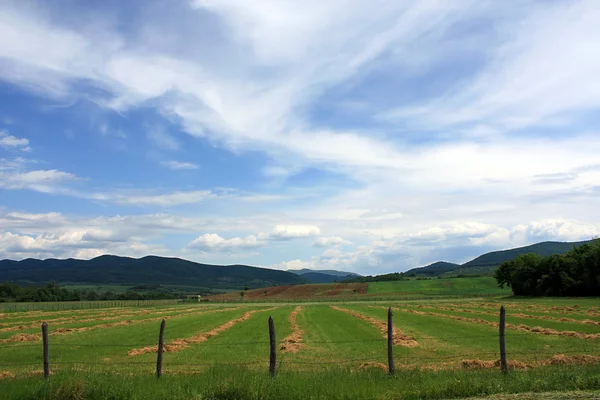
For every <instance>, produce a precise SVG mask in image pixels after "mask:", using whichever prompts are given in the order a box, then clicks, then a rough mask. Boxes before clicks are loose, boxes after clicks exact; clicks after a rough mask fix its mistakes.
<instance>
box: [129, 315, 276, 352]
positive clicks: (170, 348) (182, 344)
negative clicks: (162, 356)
mask: <svg viewBox="0 0 600 400" xmlns="http://www.w3.org/2000/svg"><path fill="white" fill-rule="evenodd" d="M277 308H279V307H271V308H265V309H263V310H250V311H247V312H245V313H244V315H242V316H241V317H239V318H236V319H232V320H230V321H227V322H225V323H224V324H222V325H219V326H218V327H216V328H214V329H212V330H210V331H208V332H204V333H200V334H198V335H195V336H192V337H189V338H179V339H175V340H173V341H172V342H171V343H169V344H165V345H164V346H163V351H166V352H177V351H180V350H183V349H185V348H186V347H188V346H189V345H190V344H197V343H202V342H206V341H207V340H208V339H209V338H211V337H213V336H217V335H218V334H220V333H221V332H223V331H226V330H227V329H230V328H232V327H233V326H234V325H236V324H238V323H240V322H244V321H246V320H248V319H249V318H250V317H251V316H252V315H253V314H254V313H257V312H261V311H270V310H275V309H277ZM157 352H158V346H148V347H142V348H139V349H131V350H129V352H127V355H129V356H131V357H133V356H138V355H140V354H146V353H157Z"/></svg>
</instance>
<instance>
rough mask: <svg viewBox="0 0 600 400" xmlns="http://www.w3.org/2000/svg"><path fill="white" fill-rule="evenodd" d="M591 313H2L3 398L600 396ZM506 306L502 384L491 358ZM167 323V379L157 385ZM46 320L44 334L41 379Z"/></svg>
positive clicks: (520, 306) (596, 325)
mask: <svg viewBox="0 0 600 400" xmlns="http://www.w3.org/2000/svg"><path fill="white" fill-rule="evenodd" d="M456 281H458V280H456ZM421 282H429V281H421ZM356 285H363V284H356ZM312 286H318V285H312ZM321 286H323V287H326V289H325V290H334V289H328V287H330V285H321ZM333 286H335V285H333ZM378 289H379V288H378ZM381 289H382V290H385V285H382V286H381ZM350 290H354V289H350ZM368 291H369V290H368V289H367V290H366V292H367V293H365V295H366V294H368ZM599 303H600V302H599V301H598V299H515V298H512V297H510V298H488V297H485V298H479V297H473V298H469V299H442V298H440V299H438V300H429V299H428V300H398V299H394V298H390V299H388V300H386V301H345V302H344V301H336V302H333V303H327V302H323V301H320V302H313V303H310V302H303V303H293V302H289V303H280V302H273V303H269V302H264V303H246V302H245V300H241V301H239V302H237V303H233V302H232V303H214V304H213V303H210V302H208V303H195V304H190V303H184V304H176V305H172V304H168V305H156V306H137V307H136V306H127V307H116V308H98V309H80V310H59V311H29V312H14V313H4V314H2V316H1V322H0V378H1V380H0V386H2V387H3V389H4V390H3V391H1V392H0V398H49V399H50V398H106V397H111V398H148V396H149V393H150V392H149V391H151V393H152V397H153V398H185V399H187V398H353V397H362V398H445V397H460V396H476V395H484V394H491V393H502V392H522V391H546V390H567V389H570V390H578V389H600V366H599V364H600V308H599V305H600V304H599ZM501 305H503V306H504V307H505V308H506V346H507V358H508V366H509V372H508V374H507V375H506V376H505V375H504V374H502V372H501V371H500V366H499V362H498V360H499V340H498V337H499V336H498V329H499V328H498V322H499V317H498V315H499V308H500V306H501ZM388 308H391V309H392V312H393V325H394V331H393V333H394V345H393V356H394V361H395V366H396V374H395V376H393V377H390V376H389V374H388V354H387V336H386V335H387V316H388ZM269 317H272V318H273V320H274V326H275V334H276V343H277V362H276V377H275V378H271V377H270V375H269V330H268V318H269ZM163 319H164V320H165V321H166V326H165V331H164V347H163V349H164V353H163V367H162V373H163V376H162V377H161V378H160V379H156V377H155V376H154V375H155V373H156V362H157V349H158V346H157V342H158V333H159V326H160V323H161V321H162V320H163ZM43 322H47V324H48V332H49V335H48V340H49V361H50V371H51V374H50V377H49V379H48V380H47V381H45V380H44V377H43V356H42V355H43V353H42V335H41V325H42V323H43ZM67 394H68V395H67ZM71 395H73V396H74V397H73V396H71ZM69 396H71V397H69ZM78 396H79V397H78ZM281 396H283V397H281Z"/></svg>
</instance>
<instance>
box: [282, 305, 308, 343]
mask: <svg viewBox="0 0 600 400" xmlns="http://www.w3.org/2000/svg"><path fill="white" fill-rule="evenodd" d="M300 311H302V307H300V306H298V307H296V308H294V311H292V312H291V313H290V316H289V318H288V319H289V321H290V327H291V328H292V333H290V334H289V335H288V336H287V337H286V338H285V339H283V340H282V341H281V342H282V343H281V346H280V347H279V349H280V350H281V351H283V352H284V353H297V352H298V351H299V350H300V348H301V347H302V346H304V344H303V343H302V335H303V332H302V329H300V326H299V325H298V322H297V321H296V319H297V317H298V314H299V313H300Z"/></svg>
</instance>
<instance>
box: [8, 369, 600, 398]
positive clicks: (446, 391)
mask: <svg viewBox="0 0 600 400" xmlns="http://www.w3.org/2000/svg"><path fill="white" fill-rule="evenodd" d="M599 389H600V366H588V367H581V366H573V367H562V368H556V367H546V368H539V369H534V370H526V371H511V372H510V373H509V374H508V375H507V376H504V375H502V374H501V373H500V372H498V371H495V370H494V371H491V370H481V371H438V372H432V371H418V370H417V371H401V372H400V373H399V374H398V376H396V377H390V376H388V375H387V374H386V373H385V372H384V371H380V370H377V369H372V370H354V369H331V370H327V371H320V372H319V373H316V374H307V373H298V372H293V371H287V372H283V373H281V374H279V375H278V376H277V377H276V378H275V379H271V378H270V377H269V376H268V375H267V374H265V373H257V372H256V371H252V370H247V369H244V368H238V367H226V368H225V367H223V368H218V367H215V368H212V369H210V370H208V371H206V372H205V373H202V374H198V375H187V376H186V375H175V376H168V375H167V376H163V377H162V378H161V379H160V380H157V379H156V378H154V377H152V376H128V377H127V378H126V379H124V377H122V376H119V375H115V374H105V373H99V374H94V373H93V372H88V373H80V374H73V373H69V374H64V375H61V374H57V375H54V376H52V377H51V378H50V379H49V380H48V381H47V382H44V381H43V380H42V379H40V378H39V377H33V378H26V379H12V380H6V381H3V382H2V390H1V391H0V398H1V399H48V400H50V399H114V400H121V399H123V400H125V399H127V400H134V399H149V398H152V399H215V400H216V399H351V398H352V399H354V398H361V399H444V398H459V397H474V396H478V397H481V396H488V395H493V394H499V393H505V394H510V393H520V392H534V393H538V392H552V391H569V390H570V391H579V390H599ZM550 398H552V397H550ZM579 398H586V397H579ZM587 398H590V397H587ZM592 398H593V397H592Z"/></svg>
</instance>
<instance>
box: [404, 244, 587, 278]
mask: <svg viewBox="0 0 600 400" xmlns="http://www.w3.org/2000/svg"><path fill="white" fill-rule="evenodd" d="M589 242H590V241H589V240H586V241H582V242H551V241H549V242H541V243H536V244H532V245H530V246H524V247H518V248H515V249H508V250H499V251H492V252H490V253H485V254H483V255H481V256H479V257H477V258H474V259H473V260H471V261H469V262H466V263H464V264H462V265H459V264H452V263H448V262H444V261H440V262H436V263H433V264H431V265H428V266H426V267H421V268H413V269H410V270H408V271H406V272H405V273H406V274H410V273H413V272H414V273H415V274H417V275H428V276H439V275H449V274H486V273H491V272H493V271H494V270H495V269H496V268H497V267H498V266H499V265H500V264H502V263H503V262H504V261H508V260H512V259H513V258H516V257H518V256H520V255H522V254H528V253H535V254H538V255H540V256H544V257H547V256H551V255H554V254H563V253H566V252H567V251H569V250H572V249H573V248H574V247H579V246H581V245H583V244H585V243H589Z"/></svg>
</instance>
